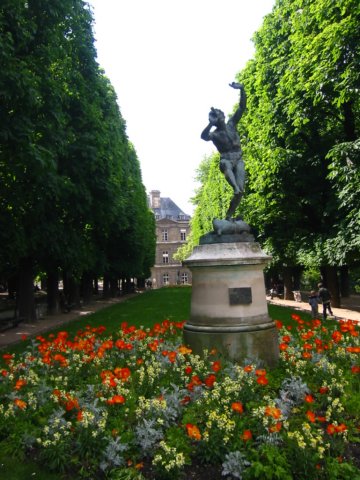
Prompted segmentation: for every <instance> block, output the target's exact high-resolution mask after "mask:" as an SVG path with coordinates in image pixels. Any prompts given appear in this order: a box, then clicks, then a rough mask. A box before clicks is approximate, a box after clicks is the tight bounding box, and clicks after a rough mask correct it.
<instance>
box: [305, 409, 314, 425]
mask: <svg viewBox="0 0 360 480" xmlns="http://www.w3.org/2000/svg"><path fill="white" fill-rule="evenodd" d="M306 416H307V418H308V420H309V421H310V422H312V423H314V422H315V420H316V415H315V413H314V412H312V411H311V410H308V411H307V412H306Z"/></svg>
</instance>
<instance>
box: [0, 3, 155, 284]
mask: <svg viewBox="0 0 360 480" xmlns="http://www.w3.org/2000/svg"><path fill="white" fill-rule="evenodd" d="M0 63H1V67H2V75H1V77H0V97H1V105H2V108H1V109H0V123H1V125H0V208H1V217H0V218H1V220H0V222H1V225H0V242H1V249H0V272H2V274H6V275H22V274H23V273H24V269H25V265H26V268H27V269H29V270H31V275H32V276H33V275H34V274H35V273H36V272H38V271H48V270H58V269H59V268H61V269H64V270H66V271H68V272H70V273H71V274H72V275H74V276H76V278H78V279H79V278H81V276H82V275H83V274H84V273H85V272H91V273H92V274H93V275H102V274H103V273H104V272H105V271H108V270H109V269H110V262H114V264H113V266H112V267H111V268H114V265H115V264H116V265H117V275H118V276H120V275H124V276H133V275H145V273H146V272H147V271H148V270H149V268H150V266H151V265H152V262H153V256H154V240H153V239H154V235H155V233H154V225H153V219H152V217H151V216H150V215H149V209H148V206H147V200H146V193H145V189H144V186H143V184H142V180H141V172H140V165H139V161H138V158H137V156H136V152H135V150H134V148H133V147H132V145H131V144H130V142H129V139H128V137H127V134H126V124H125V120H124V119H123V117H122V115H121V113H120V110H119V107H118V105H117V98H116V95H115V92H114V89H113V88H112V86H111V84H110V82H109V80H108V79H107V78H106V77H105V76H104V73H103V71H102V70H101V69H100V67H99V65H98V63H97V61H96V50H95V47H94V38H93V33H92V14H91V11H90V8H89V6H88V4H87V3H86V2H84V1H82V0H61V1H60V0H56V1H52V2H48V1H45V0H28V1H27V2H24V1H21V0H4V1H3V2H2V4H1V6H0ZM115 231H116V238H117V239H118V242H119V245H117V244H114V242H113V239H112V238H111V237H112V236H113V235H114V232H115ZM139 239H141V241H140V240H139ZM120 244H122V246H121V245H120ZM123 245H128V246H129V245H131V249H130V247H129V248H128V249H127V248H123ZM109 249H110V250H109ZM143 249H145V251H142V250H143ZM129 257H130V259H129ZM134 264H136V268H134ZM31 275H29V278H30V277H31Z"/></svg>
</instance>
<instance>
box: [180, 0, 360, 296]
mask: <svg viewBox="0 0 360 480" xmlns="http://www.w3.org/2000/svg"><path fill="white" fill-rule="evenodd" d="M359 24H360V9H359V3H358V1H357V0H277V1H276V3H275V6H274V9H273V11H272V13H271V14H269V15H268V16H266V17H265V20H264V22H263V25H262V27H261V29H260V30H259V31H258V32H257V33H256V34H255V36H254V43H255V56H254V59H253V60H251V61H250V62H248V64H247V65H246V67H245V68H244V70H243V71H241V72H240V74H239V75H238V80H239V81H241V82H243V83H244V85H245V89H246V92H247V97H248V104H247V105H248V107H247V112H246V114H245V115H244V116H243V118H242V121H241V122H240V134H241V137H242V145H243V150H244V159H245V163H246V169H247V175H248V180H247V194H246V196H245V198H244V199H243V200H242V203H241V205H240V213H241V214H242V215H243V216H244V218H245V220H246V221H248V223H249V224H250V225H251V226H252V227H253V229H254V231H255V233H256V237H257V239H258V241H259V242H260V243H261V244H262V245H263V246H264V247H265V248H266V250H267V251H269V252H270V253H271V254H272V255H273V264H272V267H273V268H274V267H277V268H278V269H279V268H281V270H282V276H283V279H284V281H285V287H286V291H287V292H288V293H289V292H290V291H291V290H293V289H296V287H297V286H298V280H299V275H300V274H301V270H302V269H303V268H306V267H309V266H312V267H314V266H316V267H318V268H319V270H320V272H321V275H322V277H323V279H324V280H325V282H326V283H327V284H328V286H329V288H330V289H331V291H332V295H333V299H334V302H335V304H338V303H339V294H338V292H339V289H338V284H337V281H338V267H339V266H340V267H342V269H341V270H342V273H344V274H346V271H347V267H348V266H349V265H353V264H354V263H356V262H358V261H359V260H360V213H359V212H360V209H359V205H360V183H359V175H360V173H359V172H360V170H359V167H360V139H359V127H360V115H359V114H360V96H359V93H360V68H359V67H360V65H359V64H360V29H359ZM198 175H199V178H198V179H199V181H200V188H199V189H198V191H197V193H196V196H195V198H194V202H195V205H196V206H197V208H196V211H195V215H194V218H193V221H192V229H193V231H192V239H191V242H192V244H196V243H197V242H198V239H199V237H200V236H201V235H202V234H203V233H205V232H206V231H209V230H211V220H212V218H214V217H216V216H222V217H224V213H225V211H226V206H227V205H228V204H229V198H230V194H231V192H230V189H229V187H228V186H227V184H226V182H225V181H224V179H223V178H222V175H221V173H220V172H219V168H218V158H217V155H214V156H213V157H211V158H208V159H205V160H204V161H203V163H202V165H201V166H200V169H199V171H198ZM191 246H192V245H189V246H188V248H190V247H191ZM186 253H187V252H186V251H185V252H184V251H183V252H182V255H186ZM294 281H295V284H294V283H293V282H294ZM345 285H346V282H343V286H345ZM294 287H295V288H294ZM345 293H346V292H345V291H343V294H345Z"/></svg>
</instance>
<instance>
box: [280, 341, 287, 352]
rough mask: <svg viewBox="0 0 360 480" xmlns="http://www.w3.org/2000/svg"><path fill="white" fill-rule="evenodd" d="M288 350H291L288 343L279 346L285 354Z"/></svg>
mask: <svg viewBox="0 0 360 480" xmlns="http://www.w3.org/2000/svg"><path fill="white" fill-rule="evenodd" d="M288 348H289V345H288V344H287V343H280V345H279V350H281V351H282V352H284V351H285V350H287V349H288Z"/></svg>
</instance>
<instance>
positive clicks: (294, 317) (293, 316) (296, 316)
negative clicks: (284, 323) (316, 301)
mask: <svg viewBox="0 0 360 480" xmlns="http://www.w3.org/2000/svg"><path fill="white" fill-rule="evenodd" d="M291 318H292V319H293V320H295V321H296V322H298V321H299V320H300V317H299V315H297V314H296V313H292V314H291Z"/></svg>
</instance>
